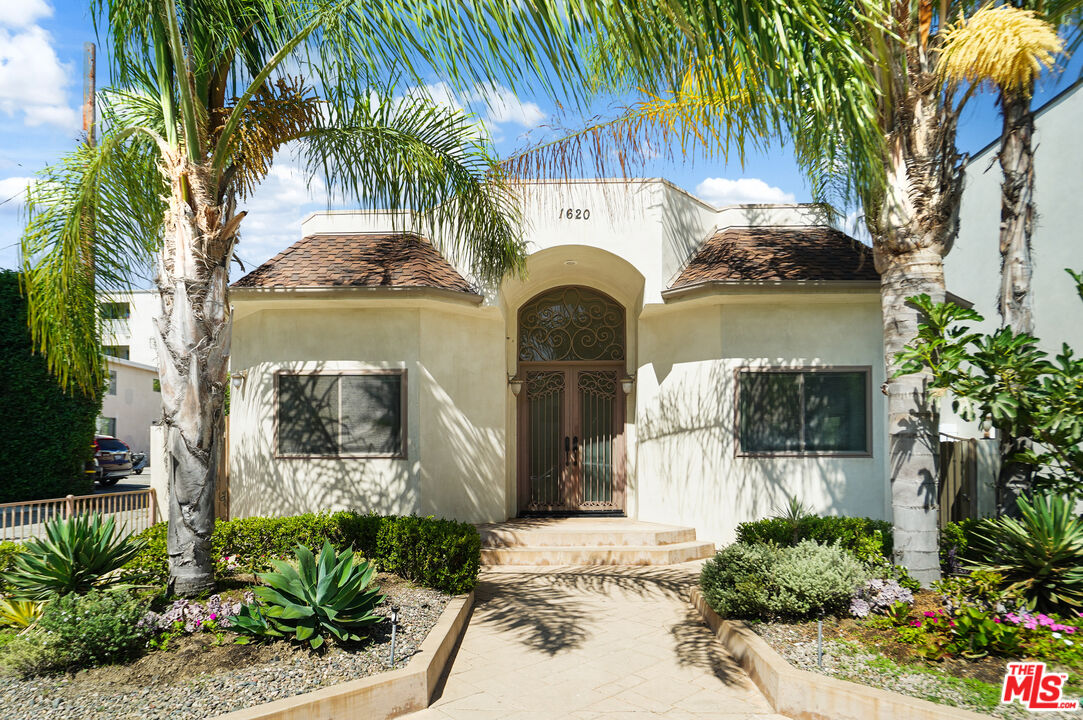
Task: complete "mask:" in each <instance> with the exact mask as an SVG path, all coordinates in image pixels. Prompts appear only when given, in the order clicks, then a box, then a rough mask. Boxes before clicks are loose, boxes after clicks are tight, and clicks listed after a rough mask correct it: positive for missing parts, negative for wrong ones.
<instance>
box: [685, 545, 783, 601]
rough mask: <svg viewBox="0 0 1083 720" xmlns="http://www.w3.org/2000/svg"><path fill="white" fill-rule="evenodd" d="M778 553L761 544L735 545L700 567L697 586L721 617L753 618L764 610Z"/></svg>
mask: <svg viewBox="0 0 1083 720" xmlns="http://www.w3.org/2000/svg"><path fill="white" fill-rule="evenodd" d="M780 552H781V550H779V549H778V548H777V547H776V546H774V545H766V544H763V543H757V544H749V543H734V544H732V545H729V546H727V547H725V548H722V550H721V551H719V552H718V554H717V555H715V556H714V557H713V558H711V559H710V560H708V561H707V562H705V563H704V564H703V569H702V570H701V571H700V575H699V586H700V589H702V590H703V597H704V598H705V599H706V600H707V604H709V605H710V606H711V607H712V608H714V609H715V611H716V612H718V614H719V615H721V616H722V617H730V618H756V617H759V616H760V615H762V613H763V612H764V609H765V608H766V607H767V595H768V592H769V590H768V575H769V573H770V569H771V567H773V566H774V564H775V563H776V562H777V561H778V556H779V554H780Z"/></svg>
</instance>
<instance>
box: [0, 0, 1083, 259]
mask: <svg viewBox="0 0 1083 720" xmlns="http://www.w3.org/2000/svg"><path fill="white" fill-rule="evenodd" d="M94 40H95V37H94V29H93V23H92V19H91V17H90V15H89V13H88V10H87V8H86V3H85V1H80V0H0V138H2V140H0V203H2V204H0V267H15V265H16V264H17V262H18V253H17V242H18V238H19V233H20V231H21V227H22V223H23V222H24V217H23V214H22V206H21V203H20V200H21V191H22V189H23V188H24V187H25V185H26V180H27V178H29V177H31V176H32V175H33V174H34V173H35V172H36V171H37V170H40V169H41V168H42V167H44V166H45V165H47V164H48V163H50V162H53V161H55V160H56V159H57V158H58V157H59V156H60V155H61V154H62V153H64V152H65V151H67V150H68V149H70V148H71V147H72V146H73V144H74V143H76V142H77V141H78V138H79V135H80V116H79V106H80V103H81V93H82V89H81V83H82V62H83V61H82V56H83V43H84V42H86V41H94ZM1080 67H1081V61H1080V60H1074V61H1072V62H1071V63H1070V65H1069V67H1068V69H1067V70H1066V71H1065V72H1063V73H1062V74H1060V75H1059V76H1053V77H1046V78H1043V80H1042V81H1041V82H1040V84H1039V88H1038V93H1037V97H1036V102H1037V103H1039V104H1040V103H1042V102H1044V101H1045V100H1047V99H1049V98H1050V97H1052V96H1053V95H1054V94H1056V93H1057V92H1058V91H1059V90H1061V89H1063V88H1064V87H1066V86H1067V85H1068V84H1070V83H1071V82H1072V81H1073V80H1075V79H1076V78H1077V77H1078V76H1079V72H1080ZM107 82H108V63H107V61H106V59H105V58H104V57H103V53H102V50H101V49H100V48H99V58H98V83H99V87H101V86H104V85H105V84H106V83H107ZM428 90H429V92H430V94H432V95H433V96H434V97H435V98H437V99H440V100H443V101H446V102H450V103H453V104H457V105H460V106H463V107H468V108H470V109H472V110H474V111H475V112H476V113H477V115H478V117H479V119H480V120H481V121H482V122H484V123H485V124H486V126H487V128H488V130H489V132H490V134H491V136H492V137H493V140H494V145H495V147H496V150H497V152H498V153H502V154H506V153H510V152H512V151H514V150H515V149H517V148H518V147H521V146H522V144H523V142H524V138H525V137H526V134H527V133H530V132H531V131H532V130H533V131H534V132H535V133H537V132H539V131H540V130H539V128H541V127H542V126H544V125H546V124H547V123H550V122H551V121H552V117H553V114H554V112H555V106H554V104H553V103H552V102H551V101H550V100H548V99H547V98H545V97H543V96H541V95H536V96H534V95H532V94H531V93H529V92H528V91H524V90H522V89H520V91H519V94H518V96H517V95H516V94H515V93H512V92H511V91H509V90H507V89H506V88H503V87H501V86H494V87H481V88H475V90H474V91H472V92H469V93H454V92H452V91H451V90H450V89H449V88H448V86H446V85H445V84H443V83H442V82H441V80H440V78H435V77H434V78H432V79H431V82H430V83H429V85H428ZM564 124H566V125H567V124H568V120H567V119H565V120H564ZM999 129H1000V119H999V116H998V114H997V112H996V109H995V107H994V106H993V101H992V97H991V96H990V95H989V94H984V95H981V96H979V97H978V98H977V99H976V100H974V101H972V102H971V103H970V104H969V105H968V107H967V108H966V110H965V111H964V114H963V117H962V122H961V123H960V127H959V138H958V142H959V147H960V149H961V150H963V151H965V152H976V151H977V150H979V149H981V148H982V147H984V146H985V145H986V144H988V143H989V142H990V141H992V140H993V139H994V138H995V137H996V136H997V134H998V132H999ZM644 174H645V175H648V176H662V177H665V178H668V179H669V180H671V181H673V182H674V183H676V184H677V185H679V186H681V187H683V188H685V189H687V190H689V191H691V192H694V193H696V194H698V195H700V196H701V197H703V198H704V199H706V200H708V201H710V202H713V203H716V204H727V203H733V202H770V201H793V200H796V201H804V200H808V199H810V196H809V189H808V187H807V186H806V184H805V182H804V181H803V179H802V177H801V175H800V173H799V172H798V171H797V169H796V166H795V165H794V163H793V160H792V158H791V157H790V155H789V153H788V152H787V151H786V150H785V149H784V148H779V149H777V150H775V151H772V152H769V153H766V154H761V155H755V156H752V157H749V158H748V159H747V162H746V164H745V165H744V167H741V166H739V165H737V164H736V163H731V164H730V165H729V166H726V165H723V164H720V163H719V162H718V161H708V160H705V159H703V158H691V159H688V160H686V161H682V162H670V161H661V160H659V161H656V162H653V163H651V164H650V165H649V166H648V168H647V172H645V173H644ZM1039 182H1040V179H1039ZM306 185H307V183H306V178H305V176H304V175H303V174H302V173H300V172H299V171H298V170H297V168H296V166H295V165H293V164H292V162H291V161H290V158H289V157H288V155H287V156H283V157H282V158H280V161H279V162H277V163H276V165H275V167H274V168H273V169H272V172H271V175H270V176H269V177H268V178H267V180H266V181H265V182H264V184H263V186H262V187H261V188H260V189H259V190H258V191H257V193H256V194H255V195H254V196H253V197H251V198H249V199H248V200H247V201H246V202H245V203H244V205H245V207H246V209H247V210H249V215H248V217H247V218H246V219H245V222H244V226H243V227H242V235H241V236H242V241H241V245H240V246H239V248H238V254H239V256H240V257H241V258H242V259H243V260H244V262H245V264H246V265H247V266H249V267H251V266H252V265H255V264H259V263H261V262H263V261H264V260H266V259H267V258H269V257H271V256H272V255H274V254H275V253H277V252H278V251H279V250H282V249H283V248H285V247H286V246H288V245H289V244H290V243H292V242H294V241H295V240H297V239H299V233H300V221H301V218H302V217H304V215H306V214H307V213H309V212H312V211H314V210H320V209H324V208H326V207H327V201H326V195H325V194H324V192H323V187H322V185H321V183H319V182H318V181H316V182H315V183H314V184H313V186H312V187H311V188H308V187H306Z"/></svg>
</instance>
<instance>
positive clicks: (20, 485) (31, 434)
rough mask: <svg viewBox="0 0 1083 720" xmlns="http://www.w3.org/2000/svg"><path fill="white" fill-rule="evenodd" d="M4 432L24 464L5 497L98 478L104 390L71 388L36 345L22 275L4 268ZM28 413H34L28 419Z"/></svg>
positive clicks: (0, 320) (0, 324)
mask: <svg viewBox="0 0 1083 720" xmlns="http://www.w3.org/2000/svg"><path fill="white" fill-rule="evenodd" d="M0 377H2V378H3V379H4V392H3V393H0V398H2V399H0V437H2V438H4V448H5V451H6V453H7V454H8V457H10V458H18V460H17V463H18V470H17V471H14V472H6V473H5V474H4V482H3V483H0V503H4V502H19V501H23V500H38V499H42V498H56V497H64V496H65V495H68V494H72V495H86V494H88V493H90V492H92V491H93V490H94V480H93V478H88V477H87V475H86V473H85V472H83V470H84V466H85V463H86V461H87V460H89V459H90V453H91V450H90V446H91V443H92V442H93V441H94V423H95V421H96V419H97V417H98V414H99V411H100V408H101V391H100V390H99V391H97V392H94V393H92V394H91V395H84V394H83V393H81V392H79V391H74V392H72V393H67V392H65V391H64V390H62V389H61V388H60V385H59V384H58V383H57V381H56V378H55V377H54V376H53V375H52V374H51V373H50V372H49V369H48V367H47V366H46V363H45V359H44V358H43V357H42V356H41V355H40V354H39V353H36V352H35V350H34V344H33V342H32V340H31V338H30V330H29V326H28V325H27V321H26V299H25V298H24V297H23V296H22V294H21V293H20V291H19V276H18V274H17V273H15V272H12V271H10V270H3V271H0ZM27 418H32V419H33V421H32V422H28V421H27Z"/></svg>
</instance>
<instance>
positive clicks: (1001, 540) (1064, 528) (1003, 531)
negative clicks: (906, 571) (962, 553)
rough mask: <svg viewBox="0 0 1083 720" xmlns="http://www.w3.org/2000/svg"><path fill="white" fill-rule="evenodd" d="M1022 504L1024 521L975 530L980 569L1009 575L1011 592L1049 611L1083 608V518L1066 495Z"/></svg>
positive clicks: (986, 523)
mask: <svg viewBox="0 0 1083 720" xmlns="http://www.w3.org/2000/svg"><path fill="white" fill-rule="evenodd" d="M1032 500H1033V502H1028V501H1027V499H1026V498H1024V497H1020V498H1019V499H1018V500H1017V504H1018V506H1019V512H1020V515H1021V517H1020V519H1018V520H1016V519H1015V518H1011V517H1002V518H998V519H996V520H986V521H984V522H982V523H981V524H980V525H979V526H978V527H977V529H976V530H975V531H974V544H973V549H974V554H975V558H976V559H975V562H974V566H975V567H976V568H981V569H985V570H992V571H993V572H997V573H1000V574H1001V575H1003V576H1004V582H1005V583H1007V586H1008V589H1009V590H1010V591H1013V592H1017V593H1020V594H1022V595H1023V596H1024V597H1025V598H1026V599H1027V600H1028V601H1030V602H1033V603H1035V604H1036V606H1037V608H1038V609H1039V610H1042V611H1045V612H1054V611H1060V612H1078V611H1079V610H1081V609H1083V520H1080V518H1078V517H1077V516H1076V515H1075V500H1074V499H1073V498H1071V497H1066V496H1060V495H1046V496H1035V497H1034V498H1032Z"/></svg>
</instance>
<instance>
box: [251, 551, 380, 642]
mask: <svg viewBox="0 0 1083 720" xmlns="http://www.w3.org/2000/svg"><path fill="white" fill-rule="evenodd" d="M295 556H296V565H297V567H296V568H295V567H293V566H292V565H291V564H290V563H288V562H283V561H281V560H274V561H272V562H273V564H274V566H275V569H276V570H277V572H272V573H261V574H260V575H259V579H260V581H261V582H263V583H264V584H263V585H262V586H260V587H257V588H256V589H255V591H254V592H255V596H256V598H258V599H259V600H260V601H261V602H260V603H252V604H249V605H245V606H244V607H242V608H241V611H240V613H238V614H237V615H236V616H234V617H232V618H231V619H230V625H231V629H232V630H234V631H236V632H238V633H241V634H242V635H246V636H249V637H256V638H268V637H288V638H291V639H294V640H297V641H299V642H308V644H309V645H310V646H312V648H313V649H316V648H318V647H320V646H321V645H323V643H324V640H325V635H331V636H333V637H334V638H336V639H337V640H339V641H340V642H345V641H357V640H363V639H364V638H363V636H361V635H359V634H358V631H359V630H360V629H361V628H363V627H365V626H368V625H372V624H373V623H375V622H378V621H379V620H381V619H382V618H381V616H380V615H376V614H374V613H373V612H372V610H373V609H374V608H375V607H376V606H377V605H378V604H379V603H380V602H381V601H382V600H383V599H384V596H383V595H382V594H381V593H380V589H379V588H378V587H374V588H371V589H369V585H370V584H371V583H372V578H373V576H374V575H375V574H376V569H375V568H374V567H373V566H372V564H371V563H369V562H367V561H360V562H358V561H357V560H356V559H355V558H354V554H353V551H352V550H346V551H344V552H343V553H341V554H338V553H336V552H335V550H334V548H332V547H331V544H330V543H328V542H325V543H324V544H323V549H322V550H321V551H320V556H319V558H315V557H313V555H312V551H311V550H309V549H308V548H307V547H304V546H303V545H299V546H298V547H297V550H296V551H295Z"/></svg>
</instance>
